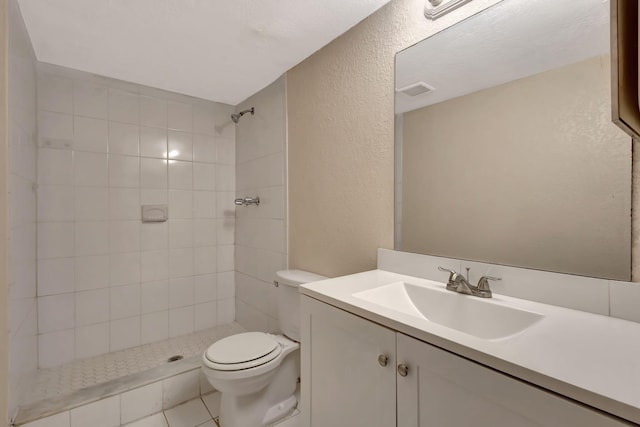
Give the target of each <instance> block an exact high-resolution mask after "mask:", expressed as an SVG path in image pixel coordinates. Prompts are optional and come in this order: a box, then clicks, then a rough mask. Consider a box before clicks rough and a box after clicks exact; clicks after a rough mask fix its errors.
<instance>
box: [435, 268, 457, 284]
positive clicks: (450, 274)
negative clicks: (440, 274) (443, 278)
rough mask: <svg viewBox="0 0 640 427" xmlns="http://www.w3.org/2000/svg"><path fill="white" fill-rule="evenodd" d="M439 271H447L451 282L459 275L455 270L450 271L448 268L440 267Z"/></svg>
mask: <svg viewBox="0 0 640 427" xmlns="http://www.w3.org/2000/svg"><path fill="white" fill-rule="evenodd" d="M438 270H440V271H446V272H447V273H449V281H450V282H451V281H452V280H453V279H455V277H456V276H457V275H458V273H457V272H456V271H454V270H449V269H448V268H444V267H440V266H438Z"/></svg>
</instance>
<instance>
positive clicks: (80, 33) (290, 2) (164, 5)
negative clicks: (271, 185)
mask: <svg viewBox="0 0 640 427" xmlns="http://www.w3.org/2000/svg"><path fill="white" fill-rule="evenodd" d="M388 1H389V0H348V1H345V0H323V1H310V0H233V1H222V0H135V1H133V0H55V1H53V0H19V3H20V8H21V11H22V14H23V17H24V19H25V22H26V25H27V29H28V31H29V36H30V37H31V41H32V43H33V47H34V50H35V52H36V56H37V58H38V60H39V61H42V62H47V63H51V64H56V65H61V66H64V67H69V68H74V69H78V70H82V71H88V72H91V73H95V74H99V75H102V76H107V77H112V78H116V79H121V80H126V81H129V82H134V83H140V84H144V85H148V86H152V87H157V88H161V89H166V90H170V91H174V92H178V93H183V94H187V95H192V96H196V97H200V98H205V99H209V100H213V101H218V102H224V103H227V104H232V105H236V104H238V103H239V102H241V101H243V100H244V99H246V98H247V97H249V96H250V95H252V94H254V93H256V92H257V91H259V90H260V89H262V88H263V87H265V86H267V85H268V84H270V83H271V82H273V81H274V80H275V79H277V78H278V77H279V76H280V75H282V74H283V73H284V72H286V71H287V70H289V69H290V68H291V67H293V66H295V65H296V64H298V63H299V62H301V61H302V60H303V59H305V58H306V57H308V56H309V55H311V54H312V53H313V52H315V51H316V50H318V49H320V48H321V47H323V46H324V45H326V44H327V43H329V42H330V41H331V40H333V39H335V38H336V37H338V36H339V35H341V34H343V33H344V32H345V31H347V30H348V29H349V28H351V27H353V26H354V25H355V24H357V23H358V22H360V21H361V20H363V19H364V18H366V17H367V16H369V15H370V14H372V13H373V12H375V11H376V10H377V9H378V8H380V7H381V6H383V5H384V4H386V3H387V2H388Z"/></svg>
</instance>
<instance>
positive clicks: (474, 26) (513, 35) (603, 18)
mask: <svg viewBox="0 0 640 427" xmlns="http://www.w3.org/2000/svg"><path fill="white" fill-rule="evenodd" d="M610 7H611V6H610V4H609V1H608V0H579V1H571V0H504V1H502V2H501V3H498V4H496V5H494V6H492V7H490V8H489V9H486V10H484V11H483V12H481V13H479V14H478V15H475V16H473V17H471V18H469V19H467V20H466V21H464V22H461V23H458V24H456V25H454V26H453V27H450V28H448V29H447V30H445V31H442V32H441V33H438V34H436V35H434V36H432V37H430V38H428V39H426V40H423V41H422V42H420V43H418V44H416V45H414V46H412V47H410V48H408V49H406V50H403V51H402V52H400V53H398V55H397V56H396V88H397V89H402V88H404V87H406V86H409V85H412V84H415V83H417V82H420V81H422V82H424V83H427V84H428V85H430V86H432V87H434V88H435V90H434V91H433V92H429V93H425V94H423V95H418V96H415V97H411V96H408V95H405V94H402V93H398V94H396V112H397V113H403V112H406V111H411V110H414V109H416V108H420V107H424V106H427V105H432V104H435V103H438V102H442V101H445V100H447V99H451V98H455V97H457V96H462V95H466V94H468V93H472V92H475V91H478V90H481V89H485V88H488V87H493V86H497V85H499V84H502V83H506V82H510V81H512V80H516V79H520V78H524V77H527V76H530V75H533V74H537V73H541V72H543V71H547V70H551V69H554V68H558V67H561V66H563V65H568V64H572V63H575V62H578V61H582V60H584V59H587V58H591V57H593V56H596V55H602V54H605V53H608V52H609V8H610Z"/></svg>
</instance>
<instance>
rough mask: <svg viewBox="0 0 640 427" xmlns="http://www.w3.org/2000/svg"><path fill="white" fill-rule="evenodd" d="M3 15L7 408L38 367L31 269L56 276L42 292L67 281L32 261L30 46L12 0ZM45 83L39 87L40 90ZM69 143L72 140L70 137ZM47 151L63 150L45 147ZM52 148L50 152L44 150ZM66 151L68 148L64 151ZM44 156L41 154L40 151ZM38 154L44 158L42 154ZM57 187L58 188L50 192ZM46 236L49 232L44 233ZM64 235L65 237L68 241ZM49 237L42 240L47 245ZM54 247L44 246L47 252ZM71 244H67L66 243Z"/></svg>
mask: <svg viewBox="0 0 640 427" xmlns="http://www.w3.org/2000/svg"><path fill="white" fill-rule="evenodd" d="M7 9H8V16H7V17H6V25H5V28H6V31H7V34H8V40H9V41H10V43H9V44H8V82H7V83H8V84H7V88H8V93H7V95H8V111H9V115H8V122H7V128H6V132H7V133H8V147H7V154H8V159H5V161H6V162H7V171H6V174H7V184H8V188H9V194H8V206H5V207H4V208H3V209H7V210H8V212H7V214H8V222H7V230H6V231H7V234H6V237H7V241H6V242H4V243H5V244H7V246H8V251H7V256H8V258H9V262H8V271H7V274H8V278H9V283H8V298H9V303H8V313H5V316H8V327H9V330H8V331H4V332H5V333H7V332H8V357H9V361H8V362H9V363H8V365H9V366H8V368H9V378H8V384H7V383H5V390H7V389H8V394H9V399H8V405H9V408H8V413H9V414H13V413H14V411H15V408H16V405H17V404H18V400H19V397H20V395H21V393H22V392H23V391H24V390H23V389H24V384H26V383H27V382H26V381H24V378H25V376H28V375H30V373H31V372H33V371H35V370H36V368H37V367H38V335H37V333H38V316H37V313H38V310H37V301H36V292H37V284H36V270H37V269H38V268H41V269H42V271H46V272H48V273H51V274H52V275H54V276H57V277H58V278H59V279H60V284H59V285H58V284H57V283H52V282H51V281H49V282H47V283H45V284H44V286H43V290H44V291H45V292H46V294H47V295H55V294H61V293H65V292H68V289H69V287H70V286H71V287H73V281H71V283H69V274H68V273H69V265H68V264H65V263H64V262H61V263H56V262H55V261H53V260H52V262H51V263H49V264H48V265H41V266H38V264H37V246H36V235H37V220H38V218H37V212H36V197H37V194H36V175H37V174H36V169H37V164H38V163H39V161H40V160H39V159H38V154H37V142H38V141H37V135H38V133H37V116H38V108H37V97H36V92H37V87H38V79H37V75H36V59H35V55H34V53H33V50H32V48H31V43H30V41H29V36H28V34H27V30H26V28H25V26H24V21H23V19H22V16H21V13H20V9H19V6H18V2H17V0H10V1H8V2H7ZM49 86H50V87H51V92H55V90H56V88H57V83H55V84H54V83H52V84H51V85H49ZM44 90H48V88H44V87H42V88H41V91H44ZM51 92H47V93H46V94H45V92H42V94H43V95H45V96H44V97H43V100H42V101H43V102H50V103H51V109H52V110H56V111H58V112H63V113H64V112H68V110H66V109H65V107H66V106H67V105H65V104H67V103H66V102H65V101H64V100H62V99H60V100H59V101H60V105H59V104H58V103H57V102H56V100H55V99H54V98H56V97H55V96H51ZM71 143H73V141H71ZM50 151H51V152H56V151H63V150H50ZM47 154H52V153H47ZM65 154H70V153H65ZM44 157H47V156H44ZM42 160H44V159H42ZM47 160H51V161H59V162H61V163H63V164H66V165H67V166H71V160H72V157H71V156H67V155H62V156H55V155H52V156H50V157H48V158H47ZM42 163H43V164H45V166H46V167H45V168H44V170H43V176H50V177H51V178H54V180H56V181H57V182H60V183H61V185H71V179H72V177H73V175H71V174H69V173H57V172H54V171H52V169H51V168H50V167H48V166H49V164H48V162H44V161H43V162H42ZM55 193H58V194H55ZM56 195H60V196H61V197H63V198H65V199H66V200H67V202H68V198H69V192H68V191H66V190H64V189H61V190H60V191H59V192H58V191H56V190H55V189H50V190H49V192H48V200H47V203H48V205H49V206H50V207H51V209H52V211H51V213H50V214H48V215H49V216H50V218H52V219H54V220H58V219H64V218H66V217H67V215H68V213H69V212H68V209H67V208H66V207H65V206H63V205H62V204H60V203H57V201H56V200H55V196H56ZM51 237H52V236H51V235H50V236H49V238H51ZM70 242H71V241H70V240H67V241H66V243H67V244H68V243H70ZM51 243H52V241H51V240H49V241H48V245H51ZM53 249H54V248H52V247H50V248H49V249H48V252H50V253H51V251H52V250H53ZM68 249H71V248H68Z"/></svg>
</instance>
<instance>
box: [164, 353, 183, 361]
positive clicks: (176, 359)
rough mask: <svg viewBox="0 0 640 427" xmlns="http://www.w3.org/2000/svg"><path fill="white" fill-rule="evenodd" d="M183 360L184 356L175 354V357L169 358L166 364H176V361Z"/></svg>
mask: <svg viewBox="0 0 640 427" xmlns="http://www.w3.org/2000/svg"><path fill="white" fill-rule="evenodd" d="M182 359H184V356H183V355H181V354H177V355H175V356H171V357H170V358H168V359H167V362H169V363H171V362H177V361H178V360H182Z"/></svg>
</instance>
